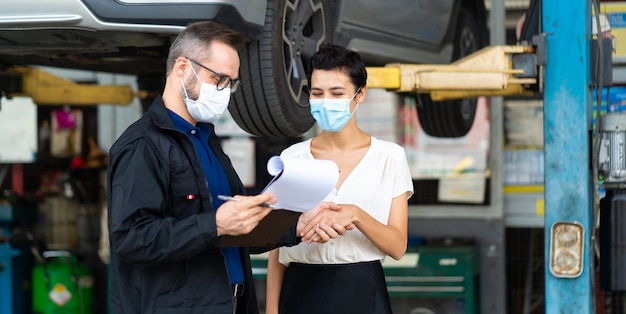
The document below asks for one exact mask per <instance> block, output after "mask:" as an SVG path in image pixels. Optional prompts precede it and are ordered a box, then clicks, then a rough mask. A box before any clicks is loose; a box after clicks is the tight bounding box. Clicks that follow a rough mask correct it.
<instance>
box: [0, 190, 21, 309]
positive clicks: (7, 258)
mask: <svg viewBox="0 0 626 314" xmlns="http://www.w3.org/2000/svg"><path fill="white" fill-rule="evenodd" d="M12 221H13V207H12V206H11V205H10V204H9V203H8V202H4V201H0V313H13V301H14V297H13V275H12V274H13V267H12V264H13V263H12V259H13V257H15V256H17V255H18V254H19V251H18V250H15V249H13V248H12V247H11V244H10V243H9V233H10V232H9V226H10V224H11V222H12Z"/></svg>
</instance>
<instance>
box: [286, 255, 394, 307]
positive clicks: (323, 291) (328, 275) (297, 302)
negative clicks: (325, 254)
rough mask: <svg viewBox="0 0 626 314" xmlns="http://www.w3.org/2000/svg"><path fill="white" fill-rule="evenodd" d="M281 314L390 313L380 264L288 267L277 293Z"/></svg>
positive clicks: (291, 265) (294, 265) (298, 265)
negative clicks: (279, 290)
mask: <svg viewBox="0 0 626 314" xmlns="http://www.w3.org/2000/svg"><path fill="white" fill-rule="evenodd" d="M279 309H280V313H281V314H307V313H315V314H319V313H329V314H332V313H337V314H351V313H354V314H367V313H372V314H386V313H391V304H390V302H389V294H388V293H387V284H386V283H385V274H384V273H383V268H382V265H381V264H380V261H373V262H362V263H353V264H334V265H316V264H301V263H290V264H289V267H287V270H286V272H285V277H284V279H283V285H282V289H281V293H280V304H279Z"/></svg>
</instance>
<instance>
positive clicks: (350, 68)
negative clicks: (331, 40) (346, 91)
mask: <svg viewBox="0 0 626 314" xmlns="http://www.w3.org/2000/svg"><path fill="white" fill-rule="evenodd" d="M335 69H341V70H342V71H344V72H346V74H348V76H349V77H350V80H351V81H352V83H353V84H354V86H356V89H359V88H361V87H363V86H365V84H366V83H367V71H366V70H365V64H364V63H363V60H361V56H360V55H359V54H358V53H356V52H354V51H352V50H350V49H346V48H344V47H341V46H338V45H331V44H326V45H324V46H322V47H321V48H320V49H319V50H318V51H317V52H316V53H314V54H313V56H312V57H311V66H310V67H309V69H308V70H307V78H308V79H309V87H311V74H312V73H313V71H314V70H335Z"/></svg>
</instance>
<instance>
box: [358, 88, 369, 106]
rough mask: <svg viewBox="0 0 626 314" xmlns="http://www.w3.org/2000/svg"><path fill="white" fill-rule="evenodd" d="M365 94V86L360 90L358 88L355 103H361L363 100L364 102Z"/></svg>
mask: <svg viewBox="0 0 626 314" xmlns="http://www.w3.org/2000/svg"><path fill="white" fill-rule="evenodd" d="M366 94H367V86H363V87H361V88H359V91H358V92H357V95H356V98H357V101H358V102H359V103H362V102H363V100H365V95H366Z"/></svg>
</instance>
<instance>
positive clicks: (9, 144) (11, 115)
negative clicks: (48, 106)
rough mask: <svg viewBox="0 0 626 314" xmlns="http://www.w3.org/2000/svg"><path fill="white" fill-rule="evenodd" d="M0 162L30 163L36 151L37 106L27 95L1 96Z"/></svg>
mask: <svg viewBox="0 0 626 314" xmlns="http://www.w3.org/2000/svg"><path fill="white" fill-rule="evenodd" d="M0 134H2V136H0V163H31V162H34V161H35V159H36V152H37V106H36V105H35V104H34V103H33V101H32V99H31V98H29V97H15V98H13V99H6V98H2V104H1V107H0Z"/></svg>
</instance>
